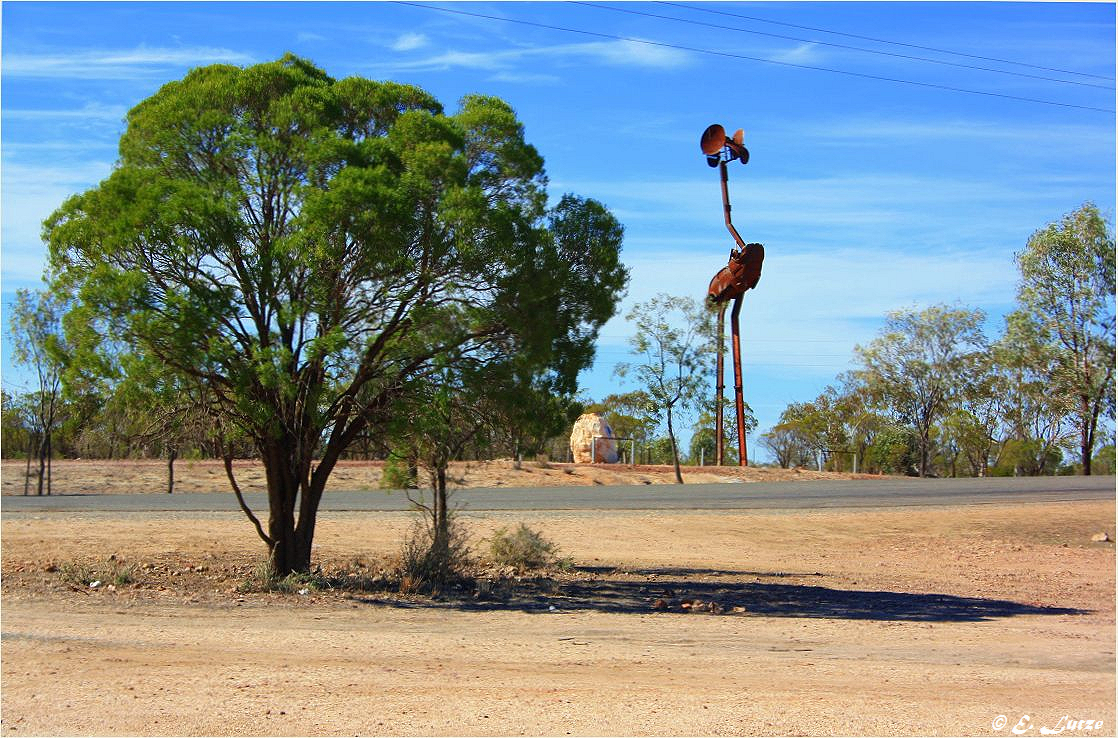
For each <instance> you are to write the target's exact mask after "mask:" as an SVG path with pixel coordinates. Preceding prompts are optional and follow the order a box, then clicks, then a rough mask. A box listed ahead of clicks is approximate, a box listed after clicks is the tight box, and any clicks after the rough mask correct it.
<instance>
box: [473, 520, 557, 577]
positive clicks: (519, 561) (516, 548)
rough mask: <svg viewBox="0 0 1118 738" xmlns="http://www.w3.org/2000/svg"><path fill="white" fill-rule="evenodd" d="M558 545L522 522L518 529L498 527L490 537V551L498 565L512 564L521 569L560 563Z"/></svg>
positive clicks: (539, 567) (540, 567)
mask: <svg viewBox="0 0 1118 738" xmlns="http://www.w3.org/2000/svg"><path fill="white" fill-rule="evenodd" d="M557 551H558V547H557V546H556V545H555V544H554V543H553V542H551V541H549V540H547V539H546V538H544V537H543V535H542V534H540V533H538V532H536V531H534V530H532V529H531V528H529V527H528V526H527V525H525V524H524V523H521V524H520V525H519V526H518V527H517V528H516V530H514V531H512V532H509V530H508V528H498V529H497V531H496V532H494V533H493V537H492V538H491V539H489V553H490V555H491V556H492V557H493V562H494V563H496V564H497V565H498V566H512V567H515V568H516V569H518V570H520V571H526V570H528V569H543V568H545V567H547V566H551V565H554V564H556V563H558V559H557V557H556V552H557Z"/></svg>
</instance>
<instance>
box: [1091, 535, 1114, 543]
mask: <svg viewBox="0 0 1118 738" xmlns="http://www.w3.org/2000/svg"><path fill="white" fill-rule="evenodd" d="M1091 540H1092V541H1094V542H1095V543H1106V542H1107V541H1109V540H1110V536H1108V535H1107V534H1106V533H1096V534H1095V535H1093V536H1091Z"/></svg>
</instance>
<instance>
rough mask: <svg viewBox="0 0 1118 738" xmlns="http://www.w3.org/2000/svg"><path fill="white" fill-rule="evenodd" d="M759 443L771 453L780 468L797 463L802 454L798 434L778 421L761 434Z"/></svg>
mask: <svg viewBox="0 0 1118 738" xmlns="http://www.w3.org/2000/svg"><path fill="white" fill-rule="evenodd" d="M761 445H762V446H764V447H765V448H767V449H768V450H769V452H770V453H772V455H773V457H774V458H775V459H776V463H777V464H779V465H780V468H781V469H788V468H790V467H792V466H794V465H798V463H799V461H800V460H801V459H802V458H803V455H804V448H803V444H802V443H801V441H800V438H799V435H798V434H797V433H796V431H795V430H794V429H793V428H791V427H789V426H787V425H782V424H780V423H778V424H776V425H775V426H773V427H772V428H771V429H769V430H768V431H767V432H765V433H762V434H761Z"/></svg>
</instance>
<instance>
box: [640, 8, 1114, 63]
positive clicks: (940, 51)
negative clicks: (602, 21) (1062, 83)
mask: <svg viewBox="0 0 1118 738" xmlns="http://www.w3.org/2000/svg"><path fill="white" fill-rule="evenodd" d="M657 4H658V5H669V6H671V7H674V8H685V9H687V10H695V11H698V12H701V13H713V14H715V15H725V16H729V17H731V18H741V19H743V20H751V21H757V22H758V23H771V24H773V25H776V26H787V27H788V28H798V29H800V30H801V31H817V32H819V33H830V34H833V35H835V36H846V37H847V38H857V39H861V40H862V41H873V42H875V43H879V44H891V45H893V46H904V47H907V48H909V49H920V50H921V51H934V52H936V53H937V54H951V55H953V56H963V57H966V58H968V59H979V60H981V61H992V62H998V63H1000V64H1015V65H1017V66H1020V67H1028V68H1030V69H1041V70H1044V71H1046V72H1059V73H1061V74H1074V75H1076V76H1077V77H1094V78H1095V79H1104V80H1108V81H1110V82H1113V81H1114V78H1113V77H1107V76H1105V75H1102V74H1090V73H1088V72H1076V71H1074V70H1072V69H1060V68H1059V67H1045V66H1041V65H1039V64H1029V63H1027V62H1022V61H1014V60H1012V59H999V58H998V57H995V56H980V55H978V54H968V53H966V52H963V51H951V50H950V49H937V48H936V47H934V46H921V45H920V44H909V43H905V42H903V41H890V40H888V39H884V38H874V37H873V36H860V35H858V34H856V33H844V32H843V31H832V30H829V29H826V28H815V27H814V26H801V25H797V24H795V23H784V22H782V21H775V20H770V19H768V18H758V17H757V16H753V15H742V14H740V13H730V12H727V11H725V10H711V9H710V8H700V7H698V6H697V5H686V4H683V3H673V2H666V1H665V0H657Z"/></svg>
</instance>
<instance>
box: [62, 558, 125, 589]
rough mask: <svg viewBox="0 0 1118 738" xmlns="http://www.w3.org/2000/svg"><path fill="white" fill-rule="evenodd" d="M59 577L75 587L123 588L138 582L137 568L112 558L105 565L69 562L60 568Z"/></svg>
mask: <svg viewBox="0 0 1118 738" xmlns="http://www.w3.org/2000/svg"><path fill="white" fill-rule="evenodd" d="M58 576H59V578H60V579H61V580H62V581H63V582H64V583H65V584H70V585H73V586H75V587H91V586H97V587H107V586H109V585H110V584H111V585H113V586H114V587H123V586H125V585H128V584H132V583H133V582H135V581H136V566H135V565H134V564H125V563H124V562H122V561H118V560H117V559H116V558H115V557H110V558H109V560H108V561H107V562H105V563H104V564H90V563H85V562H81V563H79V562H75V561H67V562H65V563H63V564H61V565H60V566H59V567H58Z"/></svg>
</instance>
